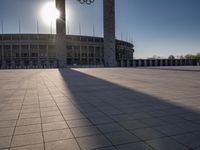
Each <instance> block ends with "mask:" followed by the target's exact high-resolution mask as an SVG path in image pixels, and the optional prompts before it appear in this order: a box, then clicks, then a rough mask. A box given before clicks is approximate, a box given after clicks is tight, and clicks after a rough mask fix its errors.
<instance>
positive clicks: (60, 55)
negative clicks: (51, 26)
mask: <svg viewBox="0 0 200 150" xmlns="http://www.w3.org/2000/svg"><path fill="white" fill-rule="evenodd" d="M56 8H57V9H58V10H59V11H60V18H59V19H57V20H56V32H57V38H56V50H57V60H58V63H59V66H58V67H59V68H65V67H66V66H67V65H66V64H67V63H66V58H67V57H66V40H65V39H66V27H65V24H66V19H65V18H66V17H65V0H56Z"/></svg>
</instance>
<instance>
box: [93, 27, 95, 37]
mask: <svg viewBox="0 0 200 150" xmlns="http://www.w3.org/2000/svg"><path fill="white" fill-rule="evenodd" d="M93 36H94V37H95V27H94V24H93Z"/></svg>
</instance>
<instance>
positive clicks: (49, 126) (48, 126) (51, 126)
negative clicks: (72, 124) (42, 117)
mask: <svg viewBox="0 0 200 150" xmlns="http://www.w3.org/2000/svg"><path fill="white" fill-rule="evenodd" d="M42 128H43V131H50V130H59V129H67V128H68V126H67V124H66V122H65V121H60V122H51V123H45V124H42Z"/></svg>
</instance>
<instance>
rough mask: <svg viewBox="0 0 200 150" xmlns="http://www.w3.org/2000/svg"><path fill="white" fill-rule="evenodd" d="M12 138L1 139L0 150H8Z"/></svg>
mask: <svg viewBox="0 0 200 150" xmlns="http://www.w3.org/2000/svg"><path fill="white" fill-rule="evenodd" d="M10 142H11V136H9V137H8V136H7V137H0V148H8V147H10Z"/></svg>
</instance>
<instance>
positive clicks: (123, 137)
mask: <svg viewBox="0 0 200 150" xmlns="http://www.w3.org/2000/svg"><path fill="white" fill-rule="evenodd" d="M105 135H106V137H108V138H109V139H110V141H111V142H112V144H113V145H120V144H126V143H133V142H138V141H140V139H139V138H137V137H136V136H135V135H133V134H131V133H129V132H127V131H123V132H112V133H107V134H105Z"/></svg>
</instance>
